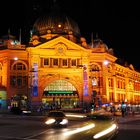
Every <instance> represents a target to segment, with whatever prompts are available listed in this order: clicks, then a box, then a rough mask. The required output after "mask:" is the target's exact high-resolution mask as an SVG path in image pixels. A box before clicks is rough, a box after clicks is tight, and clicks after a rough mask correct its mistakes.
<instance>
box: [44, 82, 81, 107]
mask: <svg viewBox="0 0 140 140" xmlns="http://www.w3.org/2000/svg"><path fill="white" fill-rule="evenodd" d="M42 103H43V105H44V106H45V107H47V108H49V109H57V108H58V109H60V108H77V107H79V95H78V91H77V90H76V88H75V87H74V86H73V85H72V84H71V83H70V82H68V81H66V80H55V81H53V82H52V83H50V84H49V85H47V86H46V88H45V89H44V92H43V98H42Z"/></svg>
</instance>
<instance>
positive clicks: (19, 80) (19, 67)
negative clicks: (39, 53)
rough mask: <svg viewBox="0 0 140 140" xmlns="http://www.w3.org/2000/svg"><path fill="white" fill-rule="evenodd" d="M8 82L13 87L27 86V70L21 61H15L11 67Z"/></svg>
mask: <svg viewBox="0 0 140 140" xmlns="http://www.w3.org/2000/svg"><path fill="white" fill-rule="evenodd" d="M11 71H12V72H11V76H10V84H11V86H14V87H23V86H27V81H28V80H27V76H28V70H27V66H26V64H25V63H23V62H16V63H14V64H13V65H12V67H11Z"/></svg>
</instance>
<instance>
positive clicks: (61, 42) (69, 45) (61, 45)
mask: <svg viewBox="0 0 140 140" xmlns="http://www.w3.org/2000/svg"><path fill="white" fill-rule="evenodd" d="M35 48H36V49H45V50H46V49H58V51H60V52H61V51H63V50H83V51H86V49H85V48H83V47H82V46H80V45H78V44H75V43H74V42H71V41H70V40H68V39H66V38H64V37H62V36H60V37H58V38H55V39H53V40H51V41H49V42H46V43H44V44H41V45H38V46H36V47H35Z"/></svg>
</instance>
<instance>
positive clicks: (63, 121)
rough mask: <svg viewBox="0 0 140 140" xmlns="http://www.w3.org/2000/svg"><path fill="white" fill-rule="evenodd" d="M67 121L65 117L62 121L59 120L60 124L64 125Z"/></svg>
mask: <svg viewBox="0 0 140 140" xmlns="http://www.w3.org/2000/svg"><path fill="white" fill-rule="evenodd" d="M67 123H68V120H67V119H63V120H62V122H60V124H62V125H65V124H67Z"/></svg>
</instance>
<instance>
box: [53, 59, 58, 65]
mask: <svg viewBox="0 0 140 140" xmlns="http://www.w3.org/2000/svg"><path fill="white" fill-rule="evenodd" d="M53 66H58V59H57V58H54V59H53Z"/></svg>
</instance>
